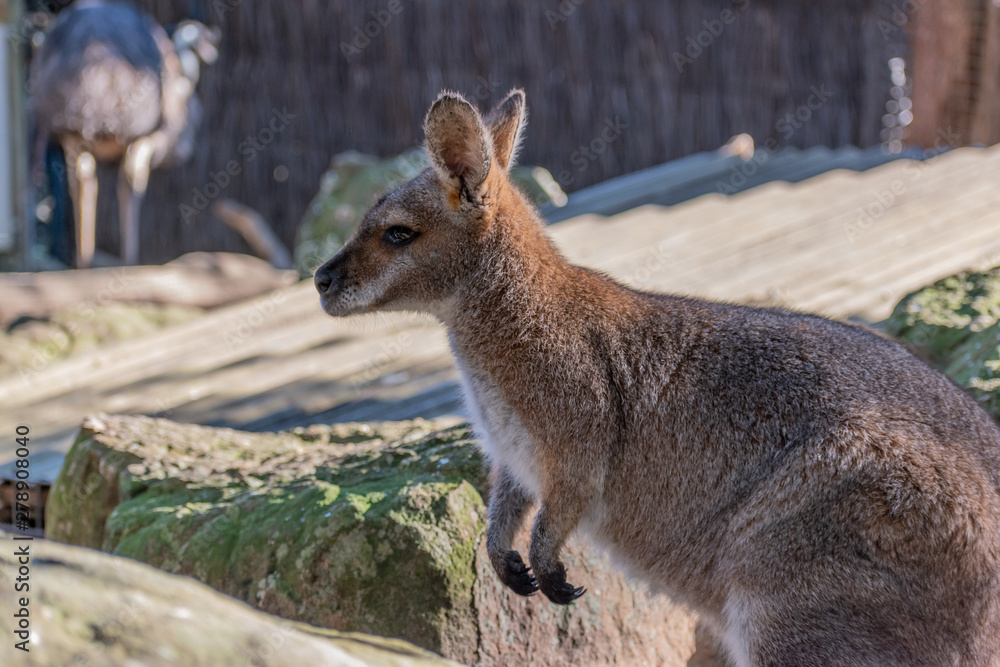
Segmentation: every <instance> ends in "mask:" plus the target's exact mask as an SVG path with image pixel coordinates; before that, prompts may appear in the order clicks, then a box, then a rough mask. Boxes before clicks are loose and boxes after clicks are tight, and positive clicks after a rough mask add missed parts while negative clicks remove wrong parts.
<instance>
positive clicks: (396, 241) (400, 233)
mask: <svg viewBox="0 0 1000 667" xmlns="http://www.w3.org/2000/svg"><path fill="white" fill-rule="evenodd" d="M415 238H417V232H415V231H413V230H412V229H410V228H409V227H403V226H402V225H393V226H392V227H390V228H389V229H387V230H385V241H386V243H388V244H389V245H392V246H396V247H397V248H401V247H403V246H404V245H407V244H408V243H410V242H411V241H413V239H415Z"/></svg>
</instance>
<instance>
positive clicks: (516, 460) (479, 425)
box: [459, 360, 541, 497]
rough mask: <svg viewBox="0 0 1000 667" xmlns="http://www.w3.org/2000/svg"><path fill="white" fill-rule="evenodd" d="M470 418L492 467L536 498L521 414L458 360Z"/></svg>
mask: <svg viewBox="0 0 1000 667" xmlns="http://www.w3.org/2000/svg"><path fill="white" fill-rule="evenodd" d="M459 368H460V369H461V372H462V384H463V388H464V389H465V397H466V404H467V405H468V409H469V413H470V414H469V417H470V418H471V419H472V422H473V425H474V426H475V431H476V435H477V436H478V438H479V442H480V446H481V447H482V448H483V450H484V452H485V453H486V456H487V458H489V460H490V463H491V464H492V465H494V466H497V465H499V466H503V467H504V468H506V469H507V470H509V471H510V472H511V473H512V474H513V475H514V478H515V479H517V481H518V482H520V484H521V485H522V486H523V487H524V488H525V489H527V490H528V491H530V492H531V493H532V494H534V495H535V497H538V496H539V495H540V492H541V485H540V481H539V480H540V478H541V476H540V474H539V470H538V461H537V456H536V449H535V447H534V446H533V443H532V436H531V434H530V432H529V431H528V429H527V428H526V427H525V425H524V420H523V419H522V417H521V415H519V414H518V412H516V411H515V410H514V408H513V407H512V406H511V405H510V404H509V403H508V402H507V401H506V400H505V399H504V397H503V395H502V393H501V391H500V389H499V388H498V387H497V386H496V385H495V384H494V383H493V381H492V380H491V379H490V378H488V377H486V376H485V375H484V374H482V373H477V372H476V371H475V370H474V369H472V368H469V367H467V366H466V365H465V364H463V363H462V361H461V360H459Z"/></svg>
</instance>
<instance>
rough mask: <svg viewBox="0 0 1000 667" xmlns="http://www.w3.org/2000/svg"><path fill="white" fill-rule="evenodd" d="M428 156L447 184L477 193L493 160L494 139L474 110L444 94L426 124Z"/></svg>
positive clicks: (455, 97) (460, 97)
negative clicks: (453, 184) (492, 139)
mask: <svg viewBox="0 0 1000 667" xmlns="http://www.w3.org/2000/svg"><path fill="white" fill-rule="evenodd" d="M424 133H425V134H426V135H427V154H428V155H429V156H430V158H431V162H432V163H433V165H434V168H435V169H437V172H438V174H440V175H441V177H442V178H443V179H444V180H445V181H446V182H449V181H451V182H454V181H455V180H457V181H458V182H459V183H460V184H461V185H464V186H465V188H466V189H467V190H474V189H476V188H477V187H479V185H480V184H482V182H483V181H485V180H486V175H487V174H489V172H490V163H491V162H492V160H493V151H492V147H491V145H490V143H491V142H490V135H489V132H488V131H487V129H486V126H485V125H483V120H482V118H480V116H479V112H478V111H477V110H476V108H475V107H474V106H472V105H471V104H469V102H468V101H466V99H465V98H464V97H462V96H461V95H459V94H458V93H451V92H447V91H446V92H443V93H441V95H440V96H439V97H438V99H437V102H435V103H434V105H433V106H432V107H431V110H430V111H428V112H427V120H425V121H424Z"/></svg>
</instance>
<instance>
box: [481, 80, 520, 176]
mask: <svg viewBox="0 0 1000 667" xmlns="http://www.w3.org/2000/svg"><path fill="white" fill-rule="evenodd" d="M525 116H527V110H526V109H525V105H524V91H523V90H521V89H519V88H517V89H514V90H512V91H510V94H508V95H507V97H505V98H504V100H503V101H502V102H500V104H498V105H497V106H496V108H495V109H493V111H491V112H490V113H489V116H487V117H486V125H487V126H488V127H489V129H490V136H491V137H493V159H494V160H496V162H497V164H498V165H500V166H501V167H502V168H504V169H507V170H509V169H510V168H511V166H512V165H513V164H514V161H515V160H516V159H517V151H518V149H520V148H521V130H522V129H523V128H524V121H525Z"/></svg>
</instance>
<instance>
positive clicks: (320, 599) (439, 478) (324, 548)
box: [48, 417, 485, 650]
mask: <svg viewBox="0 0 1000 667" xmlns="http://www.w3.org/2000/svg"><path fill="white" fill-rule="evenodd" d="M95 474H96V475H98V478H97V480H99V481H97V480H95V481H94V482H92V483H90V484H85V485H84V487H83V488H84V490H85V492H84V493H80V492H78V491H76V489H77V488H78V483H77V480H79V479H81V477H82V478H83V479H87V478H88V476H91V475H95ZM468 480H473V481H475V482H476V483H477V484H481V483H482V482H483V481H484V478H483V464H482V460H481V458H480V456H479V453H478V450H477V449H476V448H475V445H474V443H473V442H472V440H471V439H470V433H469V430H468V428H467V427H464V426H460V427H452V428H447V429H439V428H438V427H437V426H436V425H434V424H432V423H430V422H407V423H403V424H385V425H381V426H380V425H377V424H376V425H367V424H353V425H352V424H347V425H343V424H342V425H337V426H332V427H310V429H299V430H297V431H295V432H291V433H279V434H249V433H239V432H236V431H231V430H227V429H209V428H203V427H197V426H187V425H181V424H173V423H171V422H167V421H164V420H155V419H148V418H115V417H98V418H94V419H92V420H90V421H88V423H87V425H86V426H85V427H84V429H83V430H82V431H81V436H80V438H79V439H78V440H77V442H76V444H75V445H74V447H73V449H72V451H71V452H70V454H69V456H68V457H67V460H66V463H65V465H64V469H63V471H62V473H61V475H60V478H59V480H58V481H57V483H56V485H55V492H54V498H53V501H52V502H51V503H50V506H49V510H48V512H49V513H48V525H49V526H50V529H49V531H48V536H49V537H52V538H54V539H57V540H63V541H70V542H75V543H79V544H86V545H87V546H92V547H97V548H101V549H103V550H104V551H108V552H110V553H114V554H116V555H120V556H128V557H130V558H135V559H137V560H141V561H144V562H147V563H150V564H152V565H155V566H157V567H159V568H161V569H163V570H166V571H168V572H176V573H184V574H190V575H192V576H194V577H196V578H198V579H200V580H201V581H204V582H205V583H207V584H209V585H210V586H212V587H213V588H215V589H217V590H220V591H222V592H225V593H228V594H230V595H233V596H235V597H238V598H240V599H243V600H246V601H247V602H250V603H252V604H255V605H256V606H257V607H259V608H261V609H263V610H265V611H270V612H273V613H277V614H280V615H282V616H286V617H289V618H294V619H297V620H300V621H304V622H307V623H311V624H315V625H321V626H326V627H334V628H338V629H341V630H358V631H365V632H371V633H376V634H384V635H388V636H396V637H401V638H403V639H408V640H411V641H415V642H418V643H419V644H421V645H423V646H426V647H428V648H431V649H437V650H441V649H442V647H443V644H444V642H445V635H446V634H452V633H454V632H455V630H456V628H458V629H460V630H461V629H463V628H464V629H465V633H464V634H465V635H466V636H467V637H469V638H470V639H471V640H474V638H475V636H476V632H475V618H474V616H473V599H472V585H473V582H474V580H475V571H476V566H475V550H476V544H477V541H478V539H479V536H480V535H481V534H482V531H483V529H484V513H485V510H484V505H483V500H482V496H481V495H480V492H479V491H478V490H477V489H476V487H475V486H474V485H473V484H471V483H470V482H469V481H468ZM81 519H82V520H81Z"/></svg>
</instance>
